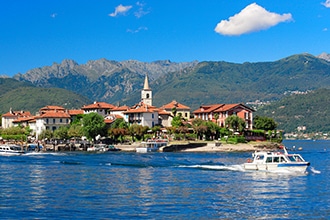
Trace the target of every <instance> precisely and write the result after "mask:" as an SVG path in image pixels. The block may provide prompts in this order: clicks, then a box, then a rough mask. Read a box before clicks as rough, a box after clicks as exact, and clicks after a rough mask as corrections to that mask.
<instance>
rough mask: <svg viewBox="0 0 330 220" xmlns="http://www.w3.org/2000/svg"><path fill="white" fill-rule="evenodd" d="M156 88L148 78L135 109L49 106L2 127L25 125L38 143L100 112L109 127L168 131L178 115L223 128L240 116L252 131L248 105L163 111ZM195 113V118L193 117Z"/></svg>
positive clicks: (170, 106) (15, 115)
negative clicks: (156, 100) (155, 96)
mask: <svg viewBox="0 0 330 220" xmlns="http://www.w3.org/2000/svg"><path fill="white" fill-rule="evenodd" d="M152 99H153V97H152V89H151V88H150V86H149V80H148V76H147V75H146V76H145V81H144V86H143V89H142V90H141V101H140V102H138V103H137V104H135V105H134V106H132V107H129V106H125V105H124V106H115V105H112V104H109V103H106V102H94V103H92V104H89V105H85V106H83V107H82V108H81V109H65V108H63V107H61V106H53V105H47V106H45V107H43V108H41V109H40V110H39V112H37V113H36V115H32V114H31V113H30V112H28V111H24V110H20V111H13V110H12V109H10V111H9V112H7V113H5V114H3V115H2V128H3V129H6V128H10V127H15V126H22V127H27V126H29V128H30V129H31V135H32V136H34V138H35V140H40V135H41V134H42V132H44V131H47V130H48V131H52V132H54V131H56V130H57V129H59V128H60V127H63V126H67V125H69V124H70V123H71V122H72V121H74V120H75V118H76V117H77V116H78V115H81V114H89V113H92V112H94V113H97V114H99V115H100V116H102V117H103V118H104V122H105V123H106V125H107V126H108V127H110V126H111V124H112V123H114V121H115V120H116V119H123V120H124V121H125V122H126V123H128V124H130V125H132V124H138V125H142V126H147V127H149V128H153V127H155V126H156V125H157V126H160V127H161V128H162V129H163V131H164V132H166V128H168V127H171V126H172V121H173V118H174V116H175V115H180V116H181V118H182V120H184V121H186V122H187V123H189V121H191V120H192V119H196V118H199V119H201V120H204V121H212V122H214V123H216V124H217V125H218V126H220V127H225V126H226V122H225V121H226V119H227V118H228V117H229V116H231V115H236V116H238V117H239V118H241V119H242V120H244V122H245V126H246V127H245V130H252V126H253V112H254V110H253V109H252V108H250V107H248V106H246V105H244V104H211V105H202V106H200V108H198V109H196V110H194V111H193V112H192V113H191V109H190V107H188V106H186V105H184V104H181V103H179V102H177V101H175V100H173V101H172V102H170V103H167V104H165V105H163V106H161V107H159V108H157V107H155V106H153V105H152ZM191 114H192V115H191Z"/></svg>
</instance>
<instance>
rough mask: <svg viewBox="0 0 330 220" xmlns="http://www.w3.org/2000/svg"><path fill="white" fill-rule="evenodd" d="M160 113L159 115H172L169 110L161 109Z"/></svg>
mask: <svg viewBox="0 0 330 220" xmlns="http://www.w3.org/2000/svg"><path fill="white" fill-rule="evenodd" d="M158 114H159V115H171V113H170V112H167V111H164V110H160V111H159V112H158Z"/></svg>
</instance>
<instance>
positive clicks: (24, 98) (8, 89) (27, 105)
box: [0, 78, 91, 114]
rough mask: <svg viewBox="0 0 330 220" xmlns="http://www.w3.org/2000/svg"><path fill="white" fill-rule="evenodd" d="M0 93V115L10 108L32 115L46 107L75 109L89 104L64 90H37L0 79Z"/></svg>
mask: <svg viewBox="0 0 330 220" xmlns="http://www.w3.org/2000/svg"><path fill="white" fill-rule="evenodd" d="M29 85H30V86H29ZM0 92H1V93H0V114H3V113H6V112H8V111H9V110H10V108H12V109H13V110H15V111H19V110H24V111H30V112H31V114H34V113H35V112H37V111H38V110H39V109H40V108H42V107H44V106H46V105H60V106H63V107H64V108H67V109H73V108H76V109H77V108H81V107H82V106H83V105H86V104H90V103H91V101H90V100H89V99H88V98H86V97H83V96H81V95H78V94H76V93H73V92H70V91H68V90H65V89H58V88H37V87H33V86H32V84H30V83H24V82H19V81H17V80H14V79H7V78H6V79H3V78H0Z"/></svg>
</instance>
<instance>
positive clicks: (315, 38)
mask: <svg viewBox="0 0 330 220" xmlns="http://www.w3.org/2000/svg"><path fill="white" fill-rule="evenodd" d="M329 42H330V0H285V1H284V0H260V1H258V0H254V1H248V0H239V1H237V0H189V1H188V0H179V1H178V0H166V1H164V0H143V1H142V0H141V1H140V0H139V1H128V0H118V1H117V0H69V1H68V0H0V75H6V76H10V77H11V76H13V75H15V74H17V73H22V74H24V73H26V72H27V71H28V70H30V69H33V68H39V67H43V66H50V65H52V64H53V63H61V62H62V60H64V59H72V60H75V61H76V62H77V63H79V64H85V63H86V62H88V61H89V60H97V59H101V58H105V59H108V60H115V61H124V60H138V61H141V62H152V61H157V60H170V61H172V62H190V61H195V60H197V61H227V62H233V63H243V62H264V61H276V60H279V59H282V58H285V57H288V56H291V55H294V54H300V53H310V54H312V55H315V56H317V55H319V54H321V53H323V52H325V53H330V43H329Z"/></svg>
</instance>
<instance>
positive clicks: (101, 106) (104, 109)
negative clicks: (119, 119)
mask: <svg viewBox="0 0 330 220" xmlns="http://www.w3.org/2000/svg"><path fill="white" fill-rule="evenodd" d="M114 108H115V106H114V105H112V104H109V103H106V102H94V103H93V104H90V105H85V106H83V107H82V108H81V109H82V110H84V114H89V113H91V112H95V113H98V114H100V115H102V116H103V117H105V116H107V115H108V113H109V111H110V110H111V109H114Z"/></svg>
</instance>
